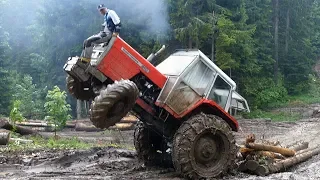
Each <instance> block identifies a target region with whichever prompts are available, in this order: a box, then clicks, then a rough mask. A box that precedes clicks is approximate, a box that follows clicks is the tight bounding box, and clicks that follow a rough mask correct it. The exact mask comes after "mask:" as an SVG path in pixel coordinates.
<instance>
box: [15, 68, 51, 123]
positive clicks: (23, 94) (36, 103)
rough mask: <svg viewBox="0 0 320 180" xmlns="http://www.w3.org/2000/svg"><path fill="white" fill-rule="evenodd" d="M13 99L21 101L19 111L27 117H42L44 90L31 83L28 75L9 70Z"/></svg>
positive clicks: (31, 80)
mask: <svg viewBox="0 0 320 180" xmlns="http://www.w3.org/2000/svg"><path fill="white" fill-rule="evenodd" d="M11 81H12V82H13V84H14V86H12V90H11V91H12V92H13V97H12V98H13V100H19V101H20V102H21V108H20V109H21V113H22V114H23V116H25V117H26V118H28V119H43V118H44V112H43V110H42V109H43V105H44V98H45V90H46V89H41V88H39V87H37V86H36V85H35V84H33V79H32V77H31V76H30V75H24V76H21V75H20V74H18V73H16V72H11Z"/></svg>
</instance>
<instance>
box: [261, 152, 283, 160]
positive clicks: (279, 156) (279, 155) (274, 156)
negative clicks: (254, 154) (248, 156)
mask: <svg viewBox="0 0 320 180" xmlns="http://www.w3.org/2000/svg"><path fill="white" fill-rule="evenodd" d="M258 154H259V155H260V156H266V157H269V158H272V159H285V157H284V156H282V155H281V154H279V153H274V152H270V151H259V152H258Z"/></svg>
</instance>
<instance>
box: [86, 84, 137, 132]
mask: <svg viewBox="0 0 320 180" xmlns="http://www.w3.org/2000/svg"><path fill="white" fill-rule="evenodd" d="M138 95H139V89H138V87H137V86H136V84H135V83H134V82H132V81H129V80H121V81H115V82H114V83H113V84H109V85H108V86H107V88H106V89H103V90H101V91H100V95H99V96H97V97H96V98H95V99H94V101H93V102H92V104H91V109H90V120H91V121H92V123H93V125H95V126H96V127H97V128H101V129H104V128H108V127H110V126H113V125H114V124H116V123H117V122H119V121H120V120H121V119H122V118H123V117H124V116H125V115H127V113H128V112H129V111H130V110H131V109H132V107H133V106H134V104H135V102H136V100H137V99H138Z"/></svg>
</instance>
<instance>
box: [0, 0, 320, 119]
mask: <svg viewBox="0 0 320 180" xmlns="http://www.w3.org/2000/svg"><path fill="white" fill-rule="evenodd" d="M101 3H104V4H105V5H106V6H107V7H108V8H110V9H113V10H115V11H116V12H117V13H118V15H119V16H120V18H121V21H122V30H121V33H120V36H121V37H122V38H123V39H124V40H125V41H126V42H128V43H129V44H130V45H131V46H132V47H134V48H135V49H136V50H137V51H138V52H140V53H141V54H142V55H143V56H144V57H147V56H148V55H149V54H150V53H151V52H154V51H156V50H158V49H159V48H160V47H161V46H162V45H163V44H164V45H166V46H167V50H166V51H165V53H164V54H163V55H162V56H160V57H158V58H157V63H160V62H161V60H163V59H164V58H165V57H166V56H167V55H169V54H170V53H171V52H173V51H175V50H176V49H181V48H190V49H200V50H201V51H202V52H203V53H205V54H206V55H207V56H208V57H209V58H210V59H211V60H212V61H213V62H214V63H216V64H217V65H218V66H219V67H220V68H221V69H222V70H224V71H225V73H227V74H228V75H229V76H231V78H232V79H233V80H234V81H235V82H236V83H237V85H238V89H237V91H238V92H239V93H240V94H242V95H243V96H244V97H245V98H246V99H247V100H248V102H249V106H250V107H251V109H253V110H255V109H264V108H266V107H268V106H269V105H270V104H275V103H281V102H285V101H287V100H288V99H290V97H294V96H299V95H305V94H313V95H320V94H315V93H316V92H315V91H316V90H315V89H318V86H319V87H320V83H319V80H318V77H317V76H318V75H317V73H316V72H315V71H314V66H315V65H316V64H317V61H318V58H319V53H320V0H152V1H150V0H149V1H148V0H140V1H135V0H123V1H116V0H109V1H103V0H90V1H89V0H77V1H74V0H28V1H25V0H0V12H1V13H0V92H1V96H0V114H1V115H3V116H7V115H8V114H9V113H10V110H11V109H12V108H13V105H14V102H16V101H17V100H19V102H20V103H21V105H20V110H21V112H22V115H23V116H24V117H26V118H29V119H43V118H44V117H45V113H44V104H45V103H46V96H47V93H48V91H49V90H51V89H53V88H54V86H58V87H59V88H60V89H62V90H65V91H66V85H65V78H66V73H65V72H64V70H63V65H64V63H65V62H66V61H67V59H68V57H70V56H79V55H80V53H81V50H82V43H83V40H84V39H86V38H87V37H89V36H91V35H93V34H96V33H98V32H99V31H100V29H101V24H102V23H103V17H102V16H101V15H100V14H99V12H98V11H97V6H98V5H99V4H101ZM319 92H320V91H319ZM67 102H68V103H69V104H71V108H72V114H73V116H75V109H76V100H75V99H74V98H72V97H71V96H70V95H69V94H68V97H67Z"/></svg>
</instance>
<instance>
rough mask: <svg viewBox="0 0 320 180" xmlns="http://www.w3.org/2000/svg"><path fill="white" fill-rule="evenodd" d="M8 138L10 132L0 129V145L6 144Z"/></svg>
mask: <svg viewBox="0 0 320 180" xmlns="http://www.w3.org/2000/svg"><path fill="white" fill-rule="evenodd" d="M9 139H10V132H6V131H0V145H7V144H8V142H9Z"/></svg>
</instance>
